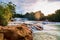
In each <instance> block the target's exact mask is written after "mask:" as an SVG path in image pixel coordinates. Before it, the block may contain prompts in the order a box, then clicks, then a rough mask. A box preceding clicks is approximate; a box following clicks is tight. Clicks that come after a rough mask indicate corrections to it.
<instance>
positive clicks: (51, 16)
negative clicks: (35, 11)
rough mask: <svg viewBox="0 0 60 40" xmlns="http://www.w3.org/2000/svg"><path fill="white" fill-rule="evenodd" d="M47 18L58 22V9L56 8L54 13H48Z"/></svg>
mask: <svg viewBox="0 0 60 40" xmlns="http://www.w3.org/2000/svg"><path fill="white" fill-rule="evenodd" d="M47 19H48V20H49V21H54V22H60V9H59V10H56V11H55V13H54V14H52V15H48V16H47Z"/></svg>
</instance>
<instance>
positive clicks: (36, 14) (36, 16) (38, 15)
mask: <svg viewBox="0 0 60 40" xmlns="http://www.w3.org/2000/svg"><path fill="white" fill-rule="evenodd" d="M34 16H35V19H36V20H41V19H42V18H43V17H44V14H43V13H42V12H41V11H37V12H35V15H34Z"/></svg>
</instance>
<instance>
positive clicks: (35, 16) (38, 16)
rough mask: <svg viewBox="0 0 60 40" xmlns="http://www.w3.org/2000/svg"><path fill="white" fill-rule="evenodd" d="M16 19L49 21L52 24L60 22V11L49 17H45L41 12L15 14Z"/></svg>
mask: <svg viewBox="0 0 60 40" xmlns="http://www.w3.org/2000/svg"><path fill="white" fill-rule="evenodd" d="M14 17H19V18H28V19H29V20H37V21H45V20H46V19H47V20H48V21H52V22H60V9H58V10H56V11H55V13H52V14H49V15H48V16H44V14H43V13H42V12H41V11H37V12H31V13H28V12H27V13H26V14H25V15H22V14H14Z"/></svg>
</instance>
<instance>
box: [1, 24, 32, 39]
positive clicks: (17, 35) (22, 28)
mask: <svg viewBox="0 0 60 40" xmlns="http://www.w3.org/2000/svg"><path fill="white" fill-rule="evenodd" d="M0 32H2V33H3V35H4V40H33V36H32V31H31V30H29V28H28V27H27V25H26V24H21V25H17V26H5V27H2V26H0Z"/></svg>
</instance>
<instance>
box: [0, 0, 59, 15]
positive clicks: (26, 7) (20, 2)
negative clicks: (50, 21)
mask: <svg viewBox="0 0 60 40" xmlns="http://www.w3.org/2000/svg"><path fill="white" fill-rule="evenodd" d="M10 1H11V2H12V3H14V4H15V5H16V12H17V13H22V14H25V13H26V12H36V11H42V13H44V15H48V14H52V13H54V12H55V11H56V10H57V9H60V0H0V2H5V3H7V2H10Z"/></svg>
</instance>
